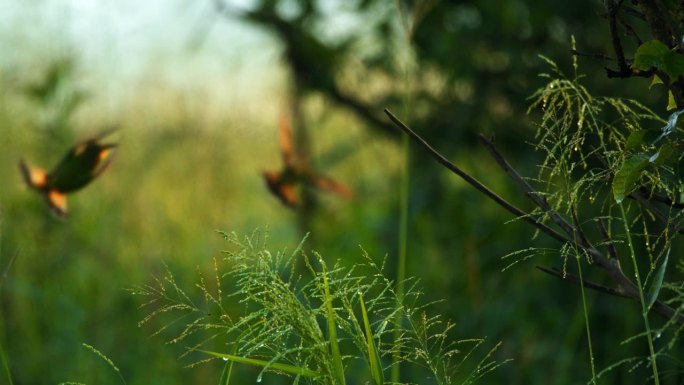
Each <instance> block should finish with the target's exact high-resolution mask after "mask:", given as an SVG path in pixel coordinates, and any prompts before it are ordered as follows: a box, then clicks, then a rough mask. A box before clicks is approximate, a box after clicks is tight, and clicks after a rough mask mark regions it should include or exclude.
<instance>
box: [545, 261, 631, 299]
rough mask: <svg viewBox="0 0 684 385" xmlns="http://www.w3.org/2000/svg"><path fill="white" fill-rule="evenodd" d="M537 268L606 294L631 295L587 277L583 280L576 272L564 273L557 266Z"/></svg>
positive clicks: (622, 296) (623, 296) (624, 296)
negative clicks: (589, 279)
mask: <svg viewBox="0 0 684 385" xmlns="http://www.w3.org/2000/svg"><path fill="white" fill-rule="evenodd" d="M537 269H539V270H541V271H543V272H544V273H546V274H549V275H552V276H554V277H556V278H560V279H562V280H564V281H570V282H575V283H578V284H580V283H581V284H582V286H584V287H586V288H587V289H592V290H596V291H600V292H602V293H606V294H609V295H614V296H616V297H621V298H630V297H628V296H626V295H625V294H623V293H620V292H619V291H617V290H615V289H613V288H610V287H606V286H603V285H599V284H598V283H594V282H591V281H588V280H586V279H585V280H581V279H580V278H579V277H578V276H576V275H574V274H572V273H568V272H565V273H563V272H562V271H560V270H558V269H557V268H555V267H553V268H551V269H547V268H546V267H542V266H537Z"/></svg>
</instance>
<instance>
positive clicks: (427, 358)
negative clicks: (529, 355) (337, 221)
mask: <svg viewBox="0 0 684 385" xmlns="http://www.w3.org/2000/svg"><path fill="white" fill-rule="evenodd" d="M223 236H224V237H225V239H226V240H227V241H229V242H230V243H231V244H232V245H233V247H235V248H236V250H229V251H225V252H224V253H225V259H224V260H223V263H221V264H220V265H219V263H218V262H215V267H214V269H215V288H214V289H213V290H211V289H210V288H209V285H208V282H206V281H205V280H204V278H201V279H200V283H199V284H198V285H197V287H198V288H199V289H200V290H201V293H202V295H203V297H204V299H205V303H206V304H205V305H206V306H205V307H204V308H200V307H198V305H197V304H196V302H195V301H193V300H192V299H191V296H190V295H189V294H187V293H186V292H185V291H184V290H183V289H181V288H180V287H179V286H178V284H177V283H176V281H175V279H174V278H173V275H172V274H171V273H170V272H167V275H166V276H165V278H164V279H163V280H157V284H156V285H149V286H141V287H137V288H135V289H134V290H133V292H134V293H135V294H138V295H142V296H145V297H147V298H148V299H149V301H148V302H147V303H146V306H147V307H150V309H151V310H150V313H149V315H148V316H147V317H145V318H144V319H143V321H142V323H143V324H144V323H147V322H150V321H151V320H152V319H153V318H155V317H158V316H161V315H162V314H177V313H180V314H181V315H180V316H179V318H176V320H178V321H180V320H181V319H183V324H184V325H185V326H184V327H183V328H182V331H181V332H180V333H179V334H178V335H177V336H175V337H173V338H172V339H171V341H172V342H174V343H178V342H181V341H184V340H186V339H188V338H189V337H190V336H191V335H193V334H196V333H203V334H205V333H208V334H209V335H208V337H207V336H205V337H204V338H202V339H201V341H202V342H200V343H199V344H196V345H194V346H192V347H191V348H190V349H189V350H188V351H187V352H186V353H185V354H192V353H195V352H204V353H205V354H209V355H211V356H214V357H220V358H223V359H226V360H230V361H232V362H236V363H243V364H249V365H256V366H259V367H261V372H260V373H259V374H258V376H257V381H261V379H262V377H263V376H264V375H266V374H267V373H279V374H285V375H290V376H294V377H295V382H297V381H303V380H306V381H311V383H321V384H341V383H344V382H345V381H346V376H348V375H349V373H348V372H349V371H351V370H353V369H352V368H354V367H356V362H366V364H367V367H368V371H367V373H366V375H365V378H367V379H368V380H372V381H374V382H375V383H376V384H382V383H383V381H384V380H383V372H384V371H385V370H387V369H388V368H383V367H382V364H381V362H382V357H386V358H389V357H391V356H392V354H394V353H395V352H398V353H399V357H401V360H402V361H403V362H408V363H411V364H413V365H414V366H415V367H416V368H417V369H418V370H420V371H421V372H425V375H426V376H427V377H426V378H432V380H431V382H432V383H436V384H453V383H456V382H458V383H463V384H472V383H475V382H476V381H478V380H479V379H481V378H482V377H483V376H484V375H486V374H487V373H490V372H491V371H493V370H495V369H496V368H498V367H499V366H500V365H501V363H499V362H497V361H496V360H495V358H494V357H493V353H494V352H495V351H496V350H497V348H498V347H499V344H497V345H496V346H494V347H493V348H492V349H490V350H489V351H488V352H487V353H485V354H484V356H483V357H481V358H480V359H479V360H477V361H476V362H473V363H471V361H472V359H469V358H470V357H472V356H473V355H474V354H475V351H476V349H477V348H479V347H480V346H481V345H482V344H483V343H484V340H479V339H478V340H461V341H455V342H454V341H451V338H452V334H453V333H452V329H453V327H454V324H453V323H451V322H445V321H443V320H442V317H440V316H431V315H428V313H427V308H428V307H429V304H419V303H418V300H419V298H420V293H419V291H418V287H417V282H416V281H414V280H409V281H407V292H406V296H405V298H406V301H407V302H405V303H403V304H400V303H398V302H397V297H396V294H395V292H394V290H393V286H394V285H393V284H392V282H390V281H389V280H387V278H385V277H384V275H383V273H382V267H380V266H378V265H376V264H375V263H374V262H373V261H372V260H371V259H370V258H369V257H368V256H367V255H366V254H365V253H364V259H365V261H366V262H365V263H363V264H358V265H355V266H353V267H351V268H345V267H343V266H341V265H340V264H339V263H336V264H335V266H334V267H332V268H331V269H329V270H328V269H327V268H326V267H325V266H326V265H325V262H323V259H322V257H321V256H320V255H318V254H316V253H314V254H313V260H312V258H310V257H309V255H308V254H307V253H303V252H302V251H301V247H302V244H300V246H299V247H298V248H297V249H295V250H294V252H292V253H288V252H285V251H282V252H277V253H271V252H270V251H269V250H268V249H267V247H266V239H267V237H266V236H263V234H262V233H260V232H255V233H254V234H253V235H252V236H251V237H245V238H242V239H241V238H239V237H238V236H237V235H235V234H234V233H233V234H225V233H223ZM300 257H301V258H304V262H305V264H306V266H307V268H308V269H307V270H308V273H309V276H310V277H309V278H307V277H305V276H303V275H300V274H299V273H297V272H296V269H294V266H295V264H296V263H297V260H298V259H299V258H300ZM312 262H315V263H312ZM225 282H230V283H233V284H234V288H233V289H232V290H231V291H230V292H227V293H226V294H224V290H226V289H225V288H224V287H225ZM228 298H233V299H235V300H237V301H238V302H239V303H240V304H241V307H242V308H243V312H242V314H240V315H238V316H235V315H230V314H229V313H227V312H226V308H225V307H224V305H223V304H224V301H225V300H226V299H228ZM364 298H366V299H367V300H364ZM366 305H367V307H366ZM359 311H360V312H361V317H359V316H358V314H359ZM397 313H398V314H401V315H402V321H403V322H404V323H405V324H406V325H408V326H407V327H403V326H401V325H397V324H396V323H395V320H396V317H395V315H396V314H397ZM186 317H189V318H186ZM359 318H361V319H362V321H359ZM323 325H327V332H324V330H325V329H324V327H322V326H323ZM397 327H399V328H400V330H401V332H400V333H399V334H398V335H399V336H400V337H399V339H398V340H393V339H392V336H394V334H395V329H396V328H397ZM163 329H164V328H162V330H163ZM162 330H160V331H159V332H161V331H162ZM210 342H211V343H214V344H216V343H218V344H219V346H222V345H224V344H227V345H228V346H229V349H230V350H231V351H232V352H233V353H231V354H227V353H220V352H216V351H215V350H212V349H206V348H204V347H203V346H205V345H207V344H209V343H210ZM376 342H377V343H376ZM342 352H344V354H342ZM185 354H184V355H185ZM200 361H202V360H200ZM193 365H194V364H193ZM357 374H358V373H357ZM350 378H351V377H350ZM353 378H355V379H356V380H355V381H358V380H359V376H358V375H355V376H354V377H353ZM229 380H230V379H229V378H228V377H227V376H225V377H224V380H223V381H224V383H229Z"/></svg>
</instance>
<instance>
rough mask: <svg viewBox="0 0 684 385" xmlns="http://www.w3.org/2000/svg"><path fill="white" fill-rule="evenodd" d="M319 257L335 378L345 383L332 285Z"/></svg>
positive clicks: (337, 382)
mask: <svg viewBox="0 0 684 385" xmlns="http://www.w3.org/2000/svg"><path fill="white" fill-rule="evenodd" d="M318 259H319V261H320V263H321V267H322V268H323V290H324V294H323V296H324V300H325V313H326V318H327V321H328V338H330V353H331V355H332V364H333V368H332V369H333V373H332V376H333V380H334V382H335V383H336V384H337V385H345V380H344V365H343V364H342V355H341V354H340V346H339V344H338V343H337V322H335V310H333V306H332V297H331V296H330V285H329V284H328V273H327V271H326V268H325V262H323V258H321V257H320V256H318Z"/></svg>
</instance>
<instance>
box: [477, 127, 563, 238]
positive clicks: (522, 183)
mask: <svg viewBox="0 0 684 385" xmlns="http://www.w3.org/2000/svg"><path fill="white" fill-rule="evenodd" d="M479 137H480V142H482V144H483V145H484V147H485V149H486V150H487V151H488V152H489V154H490V155H491V156H492V158H494V160H495V161H496V163H497V164H498V165H499V166H500V167H501V168H502V169H503V170H504V171H505V172H506V174H508V176H510V177H511V178H512V179H513V181H514V182H515V183H516V184H518V186H519V187H520V188H521V189H522V190H523V192H524V193H525V195H527V197H528V198H530V199H531V200H532V202H534V204H536V205H537V206H539V208H541V209H542V210H543V211H544V212H545V213H547V214H549V215H550V216H551V218H553V221H554V222H555V223H556V224H557V225H558V226H559V227H560V228H562V229H563V231H565V233H566V234H567V235H568V237H573V236H574V234H575V229H574V228H573V227H572V225H570V224H569V223H568V222H567V221H566V220H565V219H564V218H563V217H562V216H561V215H560V214H559V213H558V212H557V211H556V210H554V209H553V208H552V207H551V205H550V204H549V202H548V201H547V200H546V199H544V197H543V196H541V194H539V192H537V191H536V190H535V189H534V188H533V187H532V186H531V185H530V184H529V183H528V182H527V181H526V180H525V179H524V178H523V177H522V176H520V174H518V172H517V171H516V170H515V169H514V168H513V167H512V166H511V165H510V164H509V163H508V162H507V161H506V159H504V157H503V156H502V155H501V153H499V151H498V150H497V149H496V146H494V142H493V141H492V140H491V139H489V138H486V137H485V136H484V135H481V134H480V136H479Z"/></svg>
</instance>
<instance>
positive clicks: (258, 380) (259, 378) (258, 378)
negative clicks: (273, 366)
mask: <svg viewBox="0 0 684 385" xmlns="http://www.w3.org/2000/svg"><path fill="white" fill-rule="evenodd" d="M257 382H261V373H259V375H258V376H257Z"/></svg>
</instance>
